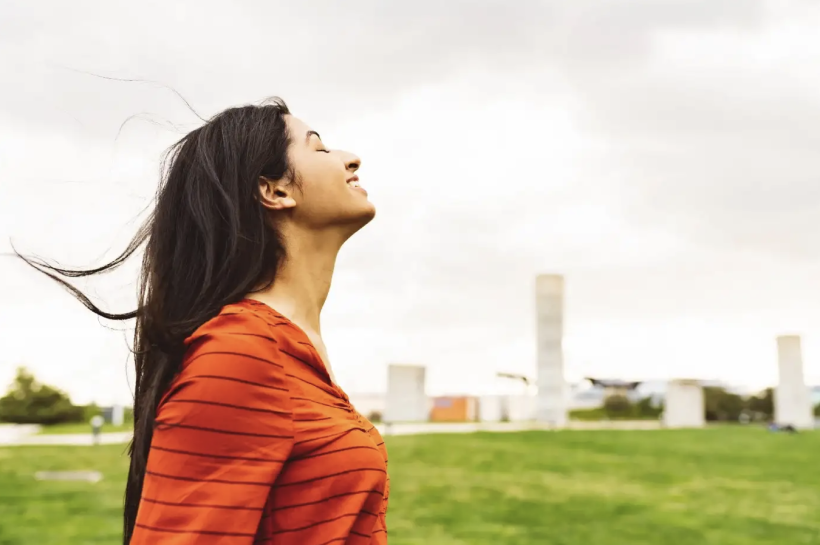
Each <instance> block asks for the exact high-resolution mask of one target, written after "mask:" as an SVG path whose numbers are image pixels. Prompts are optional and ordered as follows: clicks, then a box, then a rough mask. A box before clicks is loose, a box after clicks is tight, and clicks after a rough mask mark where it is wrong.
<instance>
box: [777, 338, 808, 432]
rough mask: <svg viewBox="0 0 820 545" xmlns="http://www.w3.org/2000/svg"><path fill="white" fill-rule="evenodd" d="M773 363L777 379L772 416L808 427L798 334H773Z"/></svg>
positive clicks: (794, 424) (800, 427)
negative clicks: (774, 353) (780, 335)
mask: <svg viewBox="0 0 820 545" xmlns="http://www.w3.org/2000/svg"><path fill="white" fill-rule="evenodd" d="M777 364H778V370H779V375H780V379H779V381H778V383H777V388H776V389H775V392H774V420H775V422H776V423H777V424H780V425H787V424H788V425H792V426H794V427H795V428H798V429H812V428H813V427H814V415H813V414H812V412H813V411H812V406H811V399H810V398H809V389H808V387H807V386H806V379H805V377H804V376H803V352H802V348H801V344H800V336H799V335H784V336H782V337H778V338H777Z"/></svg>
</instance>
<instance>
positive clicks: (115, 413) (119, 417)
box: [111, 405, 125, 426]
mask: <svg viewBox="0 0 820 545" xmlns="http://www.w3.org/2000/svg"><path fill="white" fill-rule="evenodd" d="M111 423H112V424H113V425H115V426H122V425H123V424H124V423H125V407H123V406H122V405H114V407H113V408H112V409H111Z"/></svg>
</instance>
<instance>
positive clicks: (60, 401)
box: [0, 367, 85, 425]
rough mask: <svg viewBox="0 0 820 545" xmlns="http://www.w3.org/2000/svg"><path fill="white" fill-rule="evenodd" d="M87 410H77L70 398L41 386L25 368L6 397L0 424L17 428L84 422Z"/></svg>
mask: <svg viewBox="0 0 820 545" xmlns="http://www.w3.org/2000/svg"><path fill="white" fill-rule="evenodd" d="M84 412H85V411H84V409H83V407H75V406H74V405H73V404H72V403H71V399H70V398H69V397H68V394H66V393H65V392H63V391H61V390H58V389H57V388H53V387H51V386H47V385H45V384H40V383H39V382H37V380H36V379H35V378H34V375H32V374H31V373H29V372H28V371H27V370H26V369H25V368H24V367H20V368H18V369H17V376H16V377H15V379H14V382H13V383H12V386H11V388H10V390H9V392H8V394H6V395H5V396H3V397H2V398H0V421H2V422H11V423H13V424H46V425H48V424H62V423H64V422H82V421H83V417H84Z"/></svg>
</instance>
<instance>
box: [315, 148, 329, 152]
mask: <svg viewBox="0 0 820 545" xmlns="http://www.w3.org/2000/svg"><path fill="white" fill-rule="evenodd" d="M316 151H321V152H322V153H330V150H326V149H318V150H316Z"/></svg>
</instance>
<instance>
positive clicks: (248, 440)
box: [131, 316, 294, 545]
mask: <svg viewBox="0 0 820 545" xmlns="http://www.w3.org/2000/svg"><path fill="white" fill-rule="evenodd" d="M248 319H249V318H247V317H243V316H227V317H222V316H220V317H218V318H217V319H216V320H218V321H220V320H221V323H217V324H215V327H214V324H210V328H209V329H206V332H205V333H203V334H202V335H201V336H200V337H198V338H196V339H194V340H193V342H192V344H191V345H190V346H189V349H188V353H187V354H186V357H185V361H184V364H183V369H182V371H181V373H180V375H179V376H178V378H177V379H176V380H175V381H174V383H173V384H172V386H171V388H170V390H169V392H168V393H167V394H166V395H165V397H164V398H163V400H162V401H161V403H160V406H159V408H158V410H157V417H156V426H155V430H154V435H153V439H152V442H151V450H150V454H149V456H148V466H147V471H146V474H145V480H144V484H143V491H142V498H141V501H140V506H139V510H138V513H137V520H136V527H135V528H134V533H133V537H132V540H131V545H144V544H149V543H150V544H152V545H190V544H200V543H208V544H228V543H229V544H231V545H245V544H248V545H249V544H251V543H253V540H254V536H255V534H256V530H257V528H258V526H259V522H260V519H261V517H262V512H263V508H264V506H265V502H266V501H267V498H268V495H269V494H270V490H271V487H272V485H273V483H274V481H275V480H276V478H277V476H278V475H279V472H280V470H281V468H282V465H283V464H284V463H285V461H286V460H287V458H288V455H289V454H290V451H291V449H292V447H293V435H294V432H293V425H292V412H291V400H290V394H289V392H288V387H287V382H286V378H285V372H284V369H283V367H282V366H281V364H280V363H279V362H278V361H276V360H277V359H278V360H279V361H281V359H279V358H277V357H276V354H277V353H278V352H277V349H276V341H275V340H274V339H273V338H272V337H270V336H265V335H264V333H265V332H264V331H262V332H259V334H256V333H254V331H253V329H252V328H248V327H246V326H247V324H245V323H242V322H243V321H247V320H248Z"/></svg>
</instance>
